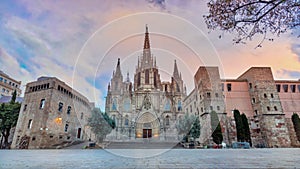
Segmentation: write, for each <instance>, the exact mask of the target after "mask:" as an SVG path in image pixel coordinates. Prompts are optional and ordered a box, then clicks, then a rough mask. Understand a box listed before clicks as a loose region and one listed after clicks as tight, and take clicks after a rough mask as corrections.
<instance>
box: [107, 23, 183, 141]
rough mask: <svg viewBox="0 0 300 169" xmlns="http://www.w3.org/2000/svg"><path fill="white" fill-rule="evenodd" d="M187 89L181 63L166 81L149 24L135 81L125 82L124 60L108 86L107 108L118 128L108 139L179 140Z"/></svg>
mask: <svg viewBox="0 0 300 169" xmlns="http://www.w3.org/2000/svg"><path fill="white" fill-rule="evenodd" d="M185 96H186V91H185V88H184V84H183V80H182V77H181V74H180V72H179V71H178V67H177V63H176V61H175V62H174V71H173V75H172V77H171V79H170V82H162V81H161V78H160V74H159V70H158V67H157V65H156V59H155V57H154V56H153V55H152V53H151V50H150V38H149V32H148V27H146V33H145V39H144V48H143V53H142V55H141V56H139V57H137V67H136V70H135V74H134V79H133V83H132V82H131V81H130V78H129V74H128V73H127V78H126V80H125V81H123V75H122V72H121V64H120V59H118V62H117V67H116V70H115V71H114V73H113V75H112V79H111V81H110V83H109V85H108V92H107V97H106V106H105V111H106V112H107V113H108V114H109V116H111V117H113V118H115V121H116V124H117V126H116V128H115V129H114V131H113V132H112V133H111V134H110V135H108V136H107V137H106V138H107V139H108V140H116V139H117V140H126V139H130V140H132V139H139V138H152V139H159V140H173V141H174V140H177V139H178V137H177V131H176V127H175V123H176V119H177V118H178V117H179V115H182V114H184V112H183V111H182V110H183V109H182V105H181V100H184V98H185Z"/></svg>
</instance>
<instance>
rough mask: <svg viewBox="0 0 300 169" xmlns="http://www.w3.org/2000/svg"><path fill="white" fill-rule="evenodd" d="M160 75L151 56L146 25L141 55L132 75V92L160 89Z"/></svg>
mask: <svg viewBox="0 0 300 169" xmlns="http://www.w3.org/2000/svg"><path fill="white" fill-rule="evenodd" d="M160 83H161V82H160V75H159V73H158V69H157V67H156V59H155V57H153V55H152V54H151V50H150V38H149V32H148V26H147V25H146V32H145V39H144V48H143V54H142V56H141V57H139V58H138V66H137V67H136V71H135V75H134V90H135V91H137V90H153V89H159V88H160Z"/></svg>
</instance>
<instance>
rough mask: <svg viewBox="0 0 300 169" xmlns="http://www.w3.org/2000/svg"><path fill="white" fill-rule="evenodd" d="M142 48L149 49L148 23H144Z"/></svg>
mask: <svg viewBox="0 0 300 169" xmlns="http://www.w3.org/2000/svg"><path fill="white" fill-rule="evenodd" d="M144 49H150V41H149V32H148V25H147V24H146V33H145V41H144Z"/></svg>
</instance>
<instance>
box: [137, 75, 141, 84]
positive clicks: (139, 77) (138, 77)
mask: <svg viewBox="0 0 300 169" xmlns="http://www.w3.org/2000/svg"><path fill="white" fill-rule="evenodd" d="M140 85H141V72H139V73H138V76H137V86H140Z"/></svg>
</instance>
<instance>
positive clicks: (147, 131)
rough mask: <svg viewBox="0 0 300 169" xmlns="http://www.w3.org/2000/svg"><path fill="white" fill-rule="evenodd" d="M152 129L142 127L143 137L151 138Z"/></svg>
mask: <svg viewBox="0 0 300 169" xmlns="http://www.w3.org/2000/svg"><path fill="white" fill-rule="evenodd" d="M151 137H152V129H143V138H151Z"/></svg>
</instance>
